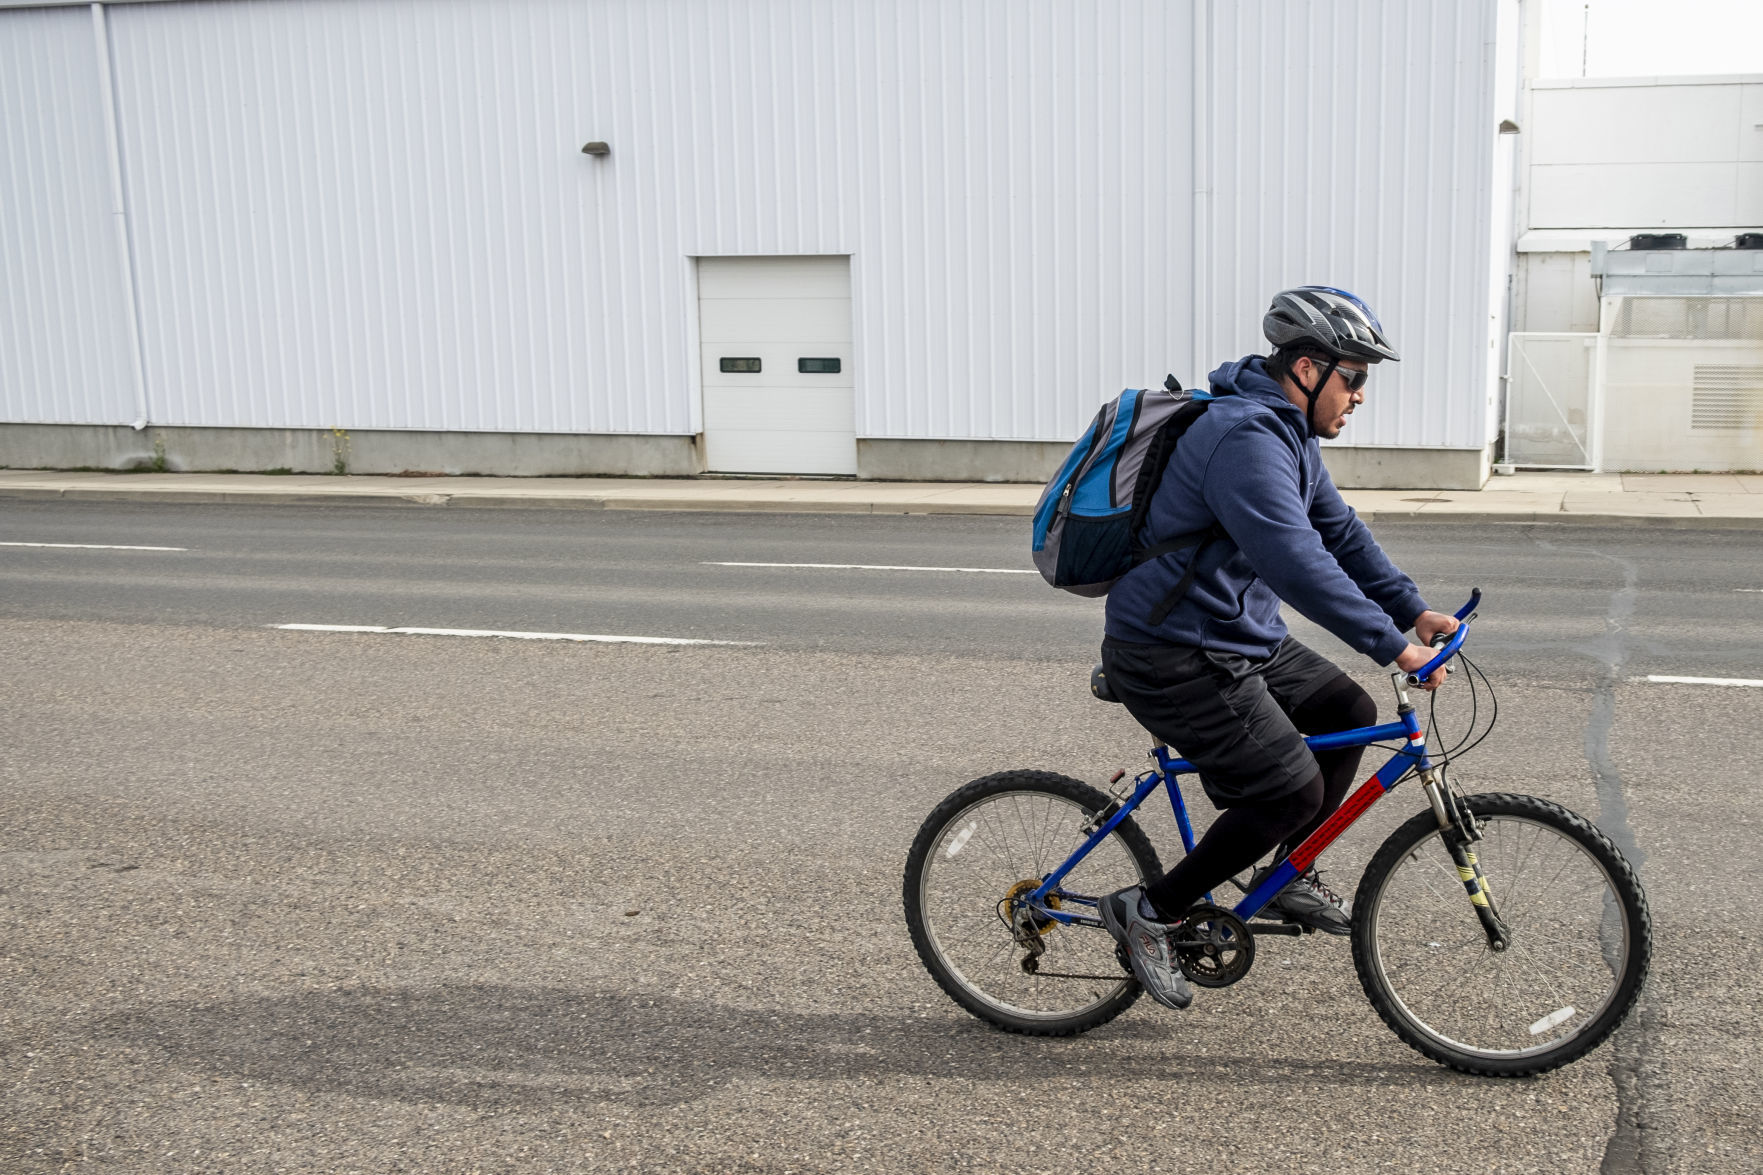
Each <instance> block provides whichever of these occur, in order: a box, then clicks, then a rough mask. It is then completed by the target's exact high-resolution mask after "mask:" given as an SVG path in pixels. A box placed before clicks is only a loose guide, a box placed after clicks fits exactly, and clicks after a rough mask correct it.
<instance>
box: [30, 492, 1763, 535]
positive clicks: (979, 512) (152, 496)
mask: <svg viewBox="0 0 1763 1175" xmlns="http://www.w3.org/2000/svg"><path fill="white" fill-rule="evenodd" d="M3 499H12V500H18V501H49V500H65V501H80V502H170V503H179V504H204V503H206V504H221V505H229V506H236V505H273V506H339V505H340V506H425V507H437V506H445V507H453V508H459V509H499V510H660V511H673V512H678V513H746V514H957V515H959V514H965V515H974V516H993V517H998V516H1002V517H1019V518H1021V517H1027V516H1029V515H1030V514H1032V513H1033V512H1034V507H1033V506H1032V505H1030V504H1020V505H1019V504H1014V503H1003V502H989V503H988V502H978V503H964V502H950V501H939V500H936V499H931V500H923V501H874V500H868V499H863V498H856V497H850V498H821V499H814V498H797V499H791V498H770V499H767V498H756V497H732V496H731V497H717V496H713V495H711V494H705V495H701V496H684V495H681V496H673V495H668V496H662V495H656V496H653V497H638V496H623V495H593V494H567V495H565V494H554V495H546V494H490V493H483V492H481V491H478V490H469V491H464V492H460V493H434V492H420V491H415V492H409V493H399V492H396V491H393V490H348V489H338V490H330V491H324V492H320V493H314V492H312V491H310V490H305V489H301V490H242V489H232V490H190V489H178V488H164V489H160V488H151V489H149V488H146V487H127V488H125V487H122V486H118V487H115V488H111V487H98V486H90V485H80V486H67V487H63V488H59V489H57V488H50V487H45V486H6V485H3V484H0V500H3ZM1359 516H1360V517H1361V518H1363V519H1365V521H1367V522H1370V523H1387V522H1428V523H1432V522H1438V523H1447V524H1448V523H1454V522H1469V523H1482V524H1484V525H1485V524H1489V523H1506V524H1512V525H1556V526H1560V525H1571V526H1626V527H1654V528H1657V529H1661V530H1735V531H1759V530H1763V512H1760V514H1759V516H1757V517H1746V516H1742V515H1707V514H1700V515H1682V514H1647V513H1639V512H1637V513H1632V514H1624V513H1611V512H1597V513H1590V512H1588V513H1574V512H1566V511H1548V512H1538V511H1524V510H1511V511H1500V510H1485V511H1484V510H1453V511H1439V512H1437V513H1432V512H1428V511H1424V510H1416V511H1412V512H1410V511H1392V510H1376V509H1366V510H1361V511H1360V512H1359Z"/></svg>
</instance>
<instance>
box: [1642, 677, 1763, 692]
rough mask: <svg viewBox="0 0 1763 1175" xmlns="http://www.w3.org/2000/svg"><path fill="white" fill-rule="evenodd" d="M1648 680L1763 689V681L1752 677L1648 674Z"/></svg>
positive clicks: (1660, 682)
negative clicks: (1663, 675)
mask: <svg viewBox="0 0 1763 1175" xmlns="http://www.w3.org/2000/svg"><path fill="white" fill-rule="evenodd" d="M1647 680H1648V681H1653V682H1658V683H1659V684H1661V685H1744V686H1750V687H1751V688H1752V689H1763V680H1760V679H1757V678H1751V677H1662V676H1659V675H1657V674H1648V676H1647Z"/></svg>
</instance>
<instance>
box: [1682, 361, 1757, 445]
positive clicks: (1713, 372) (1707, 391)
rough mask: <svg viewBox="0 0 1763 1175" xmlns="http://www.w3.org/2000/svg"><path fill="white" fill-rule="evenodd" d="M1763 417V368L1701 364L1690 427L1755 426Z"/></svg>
mask: <svg viewBox="0 0 1763 1175" xmlns="http://www.w3.org/2000/svg"><path fill="white" fill-rule="evenodd" d="M1760 417H1763V367H1744V366H1740V365H1738V364H1735V363H1707V364H1704V363H1698V364H1696V382H1695V385H1694V387H1693V389H1692V391H1691V394H1690V427H1691V428H1721V429H1754V428H1756V427H1757V424H1758V420H1759V418H1760Z"/></svg>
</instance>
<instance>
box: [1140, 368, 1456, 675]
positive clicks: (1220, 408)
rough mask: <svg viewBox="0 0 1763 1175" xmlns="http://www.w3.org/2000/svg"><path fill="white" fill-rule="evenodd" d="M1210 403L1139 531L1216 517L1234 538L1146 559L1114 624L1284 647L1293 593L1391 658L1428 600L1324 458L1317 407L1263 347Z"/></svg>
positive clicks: (1242, 647) (1151, 637)
mask: <svg viewBox="0 0 1763 1175" xmlns="http://www.w3.org/2000/svg"><path fill="white" fill-rule="evenodd" d="M1211 386H1212V394H1213V395H1214V396H1216V397H1217V399H1215V400H1214V401H1213V402H1212V404H1211V406H1210V407H1209V408H1207V409H1206V412H1205V415H1203V416H1201V417H1200V419H1199V420H1197V421H1196V422H1195V423H1194V425H1193V426H1192V427H1191V428H1190V429H1189V430H1188V432H1187V434H1186V435H1185V436H1183V437H1182V438H1181V441H1180V442H1179V443H1178V444H1177V445H1176V448H1175V455H1174V456H1173V457H1172V458H1171V459H1170V462H1169V469H1168V471H1167V472H1166V473H1165V474H1164V476H1163V480H1162V481H1161V482H1160V483H1158V486H1157V489H1156V491H1155V492H1154V493H1153V494H1152V496H1151V503H1150V506H1149V508H1148V510H1147V513H1146V517H1145V528H1144V530H1143V531H1142V532H1141V533H1140V535H1139V540H1140V541H1141V542H1142V543H1144V544H1146V545H1151V544H1154V543H1157V542H1160V541H1163V540H1166V539H1170V538H1174V537H1175V536H1177V535H1181V534H1185V533H1187V532H1189V531H1197V530H1205V529H1206V528H1208V527H1210V526H1212V525H1214V524H1215V523H1216V524H1218V525H1220V526H1222V527H1223V529H1224V531H1225V533H1226V534H1228V535H1229V536H1230V537H1229V538H1216V539H1213V540H1212V541H1211V542H1209V543H1207V544H1205V545H1204V546H1202V547H1199V548H1197V549H1194V548H1190V549H1189V550H1185V551H1177V552H1174V553H1172V554H1168V555H1164V556H1161V557H1160V558H1157V559H1153V560H1150V561H1149V562H1146V563H1143V564H1140V565H1139V566H1138V567H1135V568H1133V569H1132V570H1131V571H1130V572H1128V573H1127V574H1126V575H1125V576H1124V577H1122V578H1121V580H1120V581H1119V582H1118V583H1116V584H1115V585H1114V587H1113V589H1112V590H1111V591H1109V593H1108V610H1107V624H1106V632H1107V634H1108V636H1110V637H1112V638H1113V639H1115V640H1120V641H1130V642H1133V643H1136V644H1177V645H1192V646H1196V647H1199V648H1203V649H1212V650H1214V651H1217V652H1225V653H1238V654H1241V655H1242V656H1245V657H1252V658H1257V659H1259V658H1265V657H1269V656H1272V654H1273V651H1274V649H1275V648H1277V647H1278V646H1279V643H1280V641H1282V640H1284V639H1285V636H1286V626H1285V621H1283V620H1282V619H1280V615H1279V603H1280V601H1281V600H1282V599H1283V600H1285V601H1286V602H1287V603H1289V604H1290V605H1291V606H1292V607H1294V608H1296V609H1297V610H1298V611H1299V612H1301V613H1303V615H1304V616H1306V617H1308V618H1309V619H1311V620H1313V621H1315V622H1316V623H1317V624H1319V625H1321V626H1322V627H1323V628H1326V629H1328V631H1330V632H1332V633H1334V634H1335V635H1336V636H1338V637H1340V638H1341V640H1343V641H1345V642H1346V643H1347V644H1348V645H1350V646H1352V647H1353V648H1355V649H1357V650H1358V651H1359V652H1361V653H1364V654H1365V655H1366V656H1368V657H1370V658H1372V659H1373V660H1374V661H1376V662H1377V663H1378V664H1380V665H1388V664H1390V663H1391V662H1393V661H1394V660H1395V659H1396V657H1397V656H1398V655H1400V653H1401V652H1402V650H1403V649H1404V648H1406V647H1407V645H1408V640H1407V638H1406V637H1404V636H1403V635H1402V633H1403V631H1404V630H1405V629H1407V628H1409V627H1410V626H1411V625H1412V624H1413V623H1414V621H1415V619H1416V618H1417V617H1419V615H1420V614H1421V613H1422V612H1423V611H1425V610H1426V601H1425V600H1423V599H1421V597H1420V593H1419V591H1417V590H1416V589H1415V587H1414V581H1413V580H1411V579H1409V578H1408V577H1407V576H1406V575H1403V574H1402V573H1401V571H1399V570H1398V569H1397V568H1396V566H1395V565H1394V564H1392V563H1391V562H1390V561H1389V558H1388V557H1387V556H1386V555H1384V553H1383V550H1382V548H1380V547H1379V546H1378V545H1377V540H1375V539H1373V538H1372V537H1371V531H1370V530H1368V529H1367V528H1366V526H1365V524H1364V523H1363V522H1360V521H1359V518H1358V516H1357V515H1356V514H1354V513H1353V508H1352V507H1351V506H1348V505H1347V504H1346V503H1345V502H1344V501H1342V500H1341V495H1340V491H1339V490H1337V489H1335V486H1334V481H1333V480H1332V479H1331V478H1330V477H1329V476H1328V470H1327V469H1326V468H1324V467H1323V464H1322V449H1321V446H1319V445H1318V444H1317V442H1316V438H1315V437H1312V436H1308V435H1307V434H1308V432H1309V430H1308V429H1307V428H1306V427H1305V422H1304V412H1303V410H1302V409H1301V408H1298V407H1296V406H1295V405H1293V404H1292V402H1291V401H1290V400H1288V399H1286V394H1285V391H1284V390H1283V389H1282V388H1281V387H1280V386H1279V384H1277V383H1275V382H1274V380H1273V379H1272V377H1270V376H1269V375H1268V374H1267V367H1266V364H1265V361H1264V360H1263V359H1262V358H1261V357H1260V356H1259V355H1251V356H1249V357H1247V358H1245V359H1239V360H1238V361H1237V362H1235V363H1227V364H1225V365H1224V366H1223V367H1220V368H1219V369H1218V370H1217V371H1214V372H1213V373H1212V375H1211ZM1194 558H1197V559H1199V561H1200V565H1199V570H1198V571H1197V572H1196V573H1195V577H1194V581H1193V584H1192V585H1191V586H1190V587H1189V588H1188V592H1187V595H1186V596H1184V597H1183V598H1182V600H1181V602H1180V603H1178V604H1177V605H1176V606H1175V607H1174V608H1173V609H1172V610H1171V611H1170V613H1169V616H1168V618H1167V619H1166V620H1165V621H1164V622H1163V623H1162V624H1160V625H1157V626H1156V627H1152V625H1151V613H1152V611H1153V610H1154V609H1155V608H1156V606H1157V605H1158V604H1159V603H1160V602H1162V600H1163V598H1164V597H1165V596H1166V595H1168V594H1169V592H1170V590H1171V589H1172V588H1174V587H1175V585H1176V584H1177V582H1179V581H1180V579H1181V577H1182V574H1183V572H1185V571H1186V570H1187V565H1188V560H1189V559H1194Z"/></svg>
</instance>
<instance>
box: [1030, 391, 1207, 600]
mask: <svg viewBox="0 0 1763 1175" xmlns="http://www.w3.org/2000/svg"><path fill="white" fill-rule="evenodd" d="M1211 401H1212V396H1211V395H1210V394H1207V393H1201V394H1199V395H1195V394H1193V393H1191V392H1184V391H1183V390H1182V386H1181V383H1180V382H1179V381H1178V380H1177V379H1176V378H1175V376H1173V375H1172V376H1169V377H1168V378H1167V379H1165V380H1164V383H1163V387H1161V388H1156V389H1149V388H1128V389H1126V391H1124V392H1121V393H1120V395H1118V396H1116V397H1115V398H1114V399H1112V400H1110V401H1109V402H1108V403H1106V404H1104V405H1102V410H1101V411H1100V412H1098V413H1096V419H1095V420H1094V421H1092V422H1091V423H1090V427H1089V428H1087V429H1085V430H1084V434H1083V435H1082V436H1080V437H1079V438H1078V439H1077V443H1076V444H1074V445H1073V446H1072V447H1071V452H1070V454H1069V455H1068V456H1067V457H1066V458H1065V460H1064V462H1063V463H1061V464H1060V466H1059V471H1058V472H1057V473H1055V474H1054V475H1053V478H1052V480H1051V481H1049V482H1048V483H1047V488H1046V489H1044V490H1042V491H1041V498H1040V501H1039V502H1038V503H1037V504H1036V505H1035V513H1034V546H1033V551H1034V560H1035V566H1036V567H1038V568H1039V569H1040V572H1041V577H1042V578H1043V579H1045V580H1046V581H1047V582H1048V583H1050V584H1052V585H1053V586H1054V587H1056V588H1063V589H1064V590H1065V591H1068V592H1073V593H1075V594H1077V595H1080V596H1102V595H1106V594H1107V593H1108V589H1109V588H1111V587H1113V586H1114V584H1115V582H1116V581H1117V580H1119V579H1120V577H1121V576H1123V575H1125V574H1126V573H1127V572H1129V571H1131V570H1132V569H1133V568H1134V567H1137V566H1138V565H1139V564H1141V563H1145V562H1148V561H1150V560H1152V559H1156V558H1158V557H1160V556H1163V555H1168V554H1171V553H1173V552H1175V551H1183V550H1186V549H1188V548H1189V547H1197V546H1201V545H1203V544H1205V543H1207V542H1209V541H1210V540H1211V539H1213V538H1216V537H1219V536H1221V535H1222V534H1223V533H1224V532H1223V531H1222V529H1221V528H1219V527H1218V526H1216V525H1214V526H1211V527H1208V528H1207V529H1205V530H1198V531H1192V532H1190V533H1188V534H1182V535H1177V536H1176V537H1174V538H1172V539H1167V540H1165V541H1164V542H1160V543H1157V544H1155V545H1154V546H1150V547H1138V546H1135V545H1134V540H1135V536H1137V535H1138V533H1139V531H1140V530H1141V529H1142V528H1143V527H1144V524H1145V513H1146V511H1147V509H1148V508H1149V506H1150V503H1151V495H1152V494H1153V493H1154V492H1155V491H1156V489H1157V483H1158V482H1159V481H1160V480H1161V479H1162V477H1163V472H1164V470H1165V469H1167V468H1168V467H1169V459H1170V457H1171V456H1172V455H1173V454H1174V453H1175V445H1176V442H1177V441H1179V440H1180V439H1181V437H1182V434H1183V433H1185V432H1187V431H1188V429H1189V428H1190V427H1192V426H1193V423H1194V421H1196V420H1198V419H1199V418H1200V417H1201V415H1202V414H1204V413H1205V411H1206V407H1207V405H1208V404H1209V403H1211ZM1195 555H1196V557H1195V558H1193V559H1190V560H1189V561H1188V568H1187V573H1186V574H1185V575H1183V576H1182V578H1181V582H1180V583H1179V584H1177V586H1176V588H1175V590H1173V591H1172V592H1170V593H1169V595H1168V596H1166V597H1165V598H1164V599H1163V600H1162V602H1161V603H1159V604H1158V605H1157V608H1156V609H1155V610H1154V611H1153V612H1152V616H1151V622H1152V624H1161V623H1163V621H1164V619H1166V618H1167V617H1168V615H1169V610H1170V609H1171V608H1173V607H1174V606H1175V605H1176V603H1177V602H1178V601H1179V600H1180V599H1181V597H1182V596H1183V595H1185V594H1187V590H1188V587H1189V585H1190V584H1192V583H1193V580H1194V572H1195V570H1196V568H1197V567H1198V566H1199V562H1200V561H1199V558H1198V552H1195Z"/></svg>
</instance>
